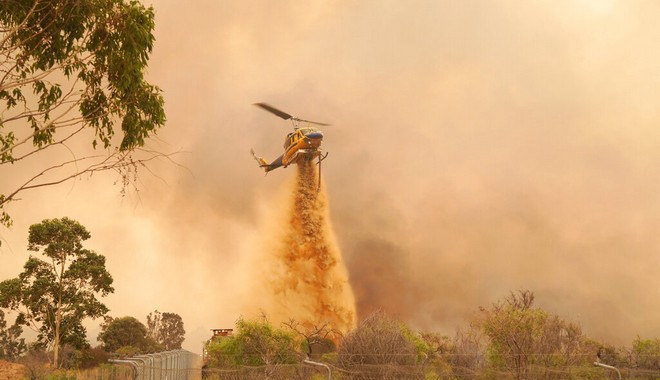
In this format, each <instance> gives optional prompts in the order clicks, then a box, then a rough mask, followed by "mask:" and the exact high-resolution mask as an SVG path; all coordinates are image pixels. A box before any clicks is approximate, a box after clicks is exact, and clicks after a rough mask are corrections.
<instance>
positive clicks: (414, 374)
mask: <svg viewBox="0 0 660 380" xmlns="http://www.w3.org/2000/svg"><path fill="white" fill-rule="evenodd" d="M327 365H328V367H329V368H330V371H327V370H325V369H323V368H318V367H315V366H311V365H307V364H304V363H303V364H280V365H265V366H238V367H234V368H213V369H203V370H202V379H205V380H258V379H269V380H323V379H329V380H463V379H465V380H481V379H489V380H492V379H498V380H499V379H505V380H506V379H512V380H519V379H529V380H534V379H545V380H553V379H557V380H560V379H562V380H563V379H576V380H577V379H580V380H581V379H591V380H609V379H618V378H619V377H618V374H617V373H616V372H614V371H609V370H607V369H605V368H600V367H597V366H594V365H581V366H565V367H546V366H539V365H530V366H528V367H526V368H525V369H524V370H523V371H513V370H507V369H498V368H492V367H484V368H470V367H448V366H419V365H355V366H352V367H351V368H341V367H337V366H333V365H330V364H327ZM619 369H620V372H621V375H622V377H621V378H622V379H628V380H631V379H636V380H642V379H644V380H647V379H648V380H650V379H660V370H650V369H643V368H619Z"/></svg>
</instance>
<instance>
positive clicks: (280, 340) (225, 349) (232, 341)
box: [206, 318, 301, 367]
mask: <svg viewBox="0 0 660 380" xmlns="http://www.w3.org/2000/svg"><path fill="white" fill-rule="evenodd" d="M236 329H237V331H236V334H234V335H232V336H229V337H222V338H216V339H214V340H212V341H211V342H210V343H209V344H207V346H206V351H207V354H208V358H209V361H210V366H211V367H239V366H271V365H276V364H295V363H298V362H300V361H301V359H300V357H301V354H300V352H299V348H300V343H301V342H300V340H299V339H296V335H294V334H293V333H292V332H289V331H286V330H283V329H278V328H275V327H273V326H272V324H271V323H270V322H269V321H268V320H267V319H266V318H262V319H261V320H254V321H249V320H245V319H239V320H238V321H237V322H236Z"/></svg>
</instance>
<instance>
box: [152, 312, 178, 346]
mask: <svg viewBox="0 0 660 380" xmlns="http://www.w3.org/2000/svg"><path fill="white" fill-rule="evenodd" d="M147 335H148V336H149V337H151V338H152V339H153V340H154V341H156V342H158V343H159V344H160V345H161V346H163V349H165V350H168V351H169V350H178V349H181V344H182V343H183V341H184V340H185V335H186V330H185V329H184V327H183V319H182V318H181V316H180V315H178V314H176V313H167V312H165V313H161V312H159V311H158V310H155V311H153V312H151V313H149V315H147Z"/></svg>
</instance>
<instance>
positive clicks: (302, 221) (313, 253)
mask: <svg viewBox="0 0 660 380" xmlns="http://www.w3.org/2000/svg"><path fill="white" fill-rule="evenodd" d="M297 166H298V172H297V177H296V181H295V182H294V184H293V189H292V191H291V192H290V194H291V196H290V198H289V203H287V209H285V210H284V212H281V213H280V215H276V216H275V218H274V220H273V221H272V222H273V223H272V225H273V227H269V229H271V230H274V231H275V233H274V234H273V235H270V236H271V238H270V239H268V241H269V243H266V244H265V246H264V249H263V251H264V252H263V253H264V256H263V257H261V259H260V260H259V262H258V264H257V265H259V266H260V267H261V268H263V269H264V270H265V272H264V273H263V274H264V276H263V277H262V280H263V281H264V283H263V284H262V285H263V289H262V291H261V293H264V292H265V293H268V295H269V297H264V298H269V299H268V300H264V299H260V300H259V301H258V305H255V306H258V307H259V309H260V310H261V311H262V312H264V313H265V314H266V315H267V316H268V317H269V318H271V319H273V320H274V321H275V322H285V321H289V320H291V319H293V320H295V321H297V322H299V323H301V324H302V325H303V326H306V327H313V326H322V325H324V324H328V325H329V326H331V327H332V328H333V329H335V330H338V331H341V332H344V333H345V332H347V331H349V330H350V329H352V328H353V327H355V318H356V317H355V315H356V313H355V299H354V296H353V291H352V289H351V287H350V284H349V282H348V274H347V270H346V267H345V265H344V263H343V261H342V257H341V252H340V250H339V248H338V244H337V242H336V239H335V237H334V233H333V231H332V226H331V223H330V217H329V213H328V207H327V205H328V201H327V196H326V193H325V192H324V191H323V190H321V191H318V174H317V171H316V165H314V164H313V163H312V162H311V161H307V160H303V161H302V162H300V163H299V164H298V165H297ZM266 236H268V234H266Z"/></svg>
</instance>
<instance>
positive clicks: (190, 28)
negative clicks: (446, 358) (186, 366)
mask: <svg viewBox="0 0 660 380" xmlns="http://www.w3.org/2000/svg"><path fill="white" fill-rule="evenodd" d="M153 4H154V7H155V9H156V22H157V33H156V34H157V42H156V46H155V51H154V54H153V57H152V61H151V65H150V72H149V77H150V78H151V79H152V80H153V81H154V82H156V83H158V84H159V85H160V86H161V87H162V88H163V89H164V90H165V97H166V102H167V106H166V107H167V112H168V126H167V128H166V130H163V132H162V133H161V134H160V136H159V137H160V140H161V142H160V145H159V146H164V147H165V149H168V148H171V149H172V150H175V149H183V150H185V151H186V152H185V153H183V154H181V155H179V156H178V158H177V160H178V162H179V163H181V164H182V165H183V166H184V167H185V168H180V167H176V166H173V165H170V164H167V163H162V164H159V165H157V166H156V167H154V168H153V171H154V172H155V173H157V177H154V176H151V175H150V174H148V173H147V172H144V173H143V176H142V177H141V178H142V184H141V191H140V192H139V193H138V194H137V195H136V194H133V195H132V196H131V197H130V198H125V199H123V200H122V199H120V198H119V196H118V195H117V191H116V190H118V189H117V188H116V187H114V188H113V187H112V186H109V185H111V184H112V182H113V178H111V176H108V177H100V176H97V177H96V178H94V179H92V180H89V181H79V182H77V183H76V184H75V186H74V187H73V188H71V187H67V186H64V187H62V188H60V189H58V190H57V191H50V190H49V191H43V192H38V193H37V192H35V193H32V194H30V195H26V196H25V197H24V199H23V201H21V202H20V203H16V204H15V205H14V206H12V207H13V209H12V210H13V211H14V215H15V217H16V225H15V227H14V228H13V229H12V231H11V233H10V234H5V233H3V236H4V237H5V238H6V239H7V240H8V242H9V243H10V244H5V245H3V248H2V250H3V252H2V258H1V259H2V263H3V266H2V269H0V270H1V273H2V275H3V276H10V275H15V274H16V273H18V272H19V271H20V265H21V264H22V263H23V262H24V261H25V258H26V254H25V253H24V249H23V247H24V245H25V242H26V234H27V226H29V224H32V223H35V222H38V221H40V220H41V219H44V218H51V217H60V216H64V215H68V216H70V217H72V218H74V219H78V220H79V221H80V222H81V223H83V224H84V225H85V226H87V227H88V228H89V229H90V231H91V232H92V235H93V239H92V241H90V244H91V245H92V248H93V249H95V250H97V251H99V252H100V253H103V254H105V255H106V256H108V265H109V266H110V271H111V273H113V275H115V279H116V289H117V290H116V294H115V295H113V296H112V297H111V299H110V300H109V304H110V307H111V308H112V309H113V311H112V313H113V314H115V315H126V314H128V315H134V316H137V317H140V318H144V316H146V314H147V313H148V312H149V311H151V310H153V309H155V308H158V309H159V310H166V311H174V312H179V313H180V314H181V315H182V316H183V318H184V321H185V322H186V326H187V328H188V330H189V331H190V332H191V334H189V340H188V342H186V344H188V345H189V346H188V347H191V348H193V349H195V350H196V351H199V348H197V345H198V342H200V341H201V340H203V339H205V338H206V336H207V334H208V329H210V328H214V327H231V326H232V325H233V322H234V320H235V319H236V318H237V317H238V316H239V315H241V314H243V313H245V312H246V311H245V310H243V309H242V306H241V305H242V303H241V301H242V300H244V299H245V298H246V297H252V298H254V299H258V298H257V297H258V295H255V294H252V293H249V290H248V289H250V286H249V285H250V284H251V283H252V281H253V278H254V276H255V273H254V272H253V271H252V270H251V266H250V265H249V264H250V263H251V262H252V260H253V255H254V254H255V249H254V247H255V241H257V240H258V238H259V233H260V232H259V231H260V229H259V228H260V226H261V223H262V219H263V217H264V214H267V213H269V212H272V211H269V210H272V209H273V208H278V207H280V204H279V203H278V202H277V199H278V196H277V195H276V194H275V193H276V192H277V191H279V189H281V188H282V187H283V183H284V181H286V180H288V179H290V178H292V177H293V176H295V173H294V171H293V170H291V168H288V169H278V170H277V171H275V172H272V173H270V174H269V175H268V176H266V177H264V176H263V174H262V172H261V171H260V170H259V169H258V168H257V167H256V165H255V164H254V161H253V160H252V158H251V157H250V155H249V150H250V148H254V149H255V150H257V151H258V152H259V153H260V154H261V155H263V156H267V157H268V158H274V157H276V156H278V155H279V154H281V149H282V148H281V146H282V140H283V137H284V135H285V134H286V133H287V132H288V130H289V128H290V127H289V125H288V124H287V123H286V122H284V121H282V120H280V119H277V118H274V117H272V116H271V115H268V114H266V113H264V112H261V111H259V110H258V109H256V108H255V107H253V106H251V104H252V103H254V102H257V101H265V102H269V103H271V104H274V105H276V106H278V107H279V108H282V109H283V110H285V111H287V112H289V113H292V114H294V115H296V116H300V117H305V118H309V119H312V120H315V119H317V120H321V121H329V122H332V123H333V126H331V127H327V128H324V132H325V136H326V137H325V139H324V147H325V149H326V150H327V151H329V152H330V155H329V157H328V159H327V160H326V161H324V167H323V176H324V184H325V186H326V188H327V194H328V199H329V205H330V211H331V214H330V215H331V218H332V221H333V225H334V228H335V231H336V235H337V239H338V242H339V246H340V247H341V251H342V252H343V254H344V258H345V260H346V263H347V265H348V271H349V277H350V281H351V283H352V285H353V288H354V290H355V296H356V303H357V306H358V310H357V312H358V316H361V315H364V314H365V313H368V312H369V311H371V310H374V309H379V308H382V309H385V310H386V311H388V312H390V313H392V314H396V315H398V316H400V317H402V318H403V319H404V320H406V321H407V322H409V323H411V324H412V325H413V326H414V327H419V328H427V329H434V330H440V331H444V332H447V333H451V332H452V331H453V329H454V328H455V327H457V326H459V325H461V324H463V323H465V322H466V320H467V318H469V316H470V315H471V313H472V312H473V311H475V310H476V309H477V308H478V307H479V306H480V305H487V304H490V303H491V302H494V301H496V300H497V299H498V298H500V297H503V296H505V295H506V294H508V292H509V291H510V290H515V289H521V288H528V289H531V290H533V291H535V292H536V295H537V298H536V299H537V300H538V301H539V303H540V305H541V306H543V307H545V308H546V309H548V310H549V311H552V312H555V313H558V314H560V315H562V316H565V317H567V318H569V319H571V320H573V321H575V322H579V323H581V324H582V325H583V327H584V329H585V331H586V332H587V333H588V334H591V335H593V336H594V337H595V338H598V339H607V340H609V341H611V342H612V343H617V344H623V343H629V342H630V341H631V340H632V339H633V338H634V337H635V336H637V335H640V336H642V337H646V336H648V337H652V336H656V337H657V336H659V335H660V327H659V326H658V324H657V323H656V322H657V320H658V319H659V318H660V307H659V306H658V302H657V299H658V294H657V290H655V289H659V288H660V286H659V285H660V284H659V283H658V281H659V280H658V276H657V274H656V272H657V271H656V268H657V267H658V264H659V262H658V261H659V260H660V258H659V257H660V256H658V254H657V253H658V249H659V248H660V240H659V238H658V237H657V230H658V227H660V220H658V218H657V215H658V212H659V210H660V198H659V197H658V194H660V188H659V186H660V185H659V184H660V178H658V173H657V170H656V167H657V164H658V162H660V153H658V150H657V146H658V143H659V142H660V141H659V140H660V132H659V131H660V129H658V128H657V122H658V120H660V108H658V106H657V105H658V100H659V99H658V95H657V88H658V85H659V84H660V68H659V67H658V66H657V64H656V62H659V61H660V53H659V52H658V49H657V46H656V45H657V38H656V37H657V36H658V35H659V33H660V26H658V23H657V19H658V16H660V6H658V5H657V4H655V3H654V2H644V1H638V2H630V1H626V2H623V1H616V0H593V1H592V0H580V1H573V2H556V1H541V2H533V3H532V2H521V3H518V4H516V5H515V6H512V5H511V4H510V3H507V2H501V1H492V2H487V3H485V2H482V1H471V0H467V1H460V2H457V1H414V2H401V1H362V2H350V3H335V2H323V1H316V2H305V3H304V4H301V3H300V2H295V1H279V2H263V1H241V2H227V1H223V2H215V1H198V2H195V3H194V4H192V3H191V4H185V5H182V4H181V3H179V2H172V1H165V0H158V1H154V2H153ZM611 326H617V327H616V329H613V328H612V327H611Z"/></svg>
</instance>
